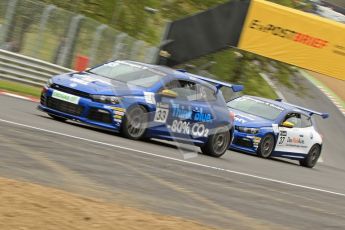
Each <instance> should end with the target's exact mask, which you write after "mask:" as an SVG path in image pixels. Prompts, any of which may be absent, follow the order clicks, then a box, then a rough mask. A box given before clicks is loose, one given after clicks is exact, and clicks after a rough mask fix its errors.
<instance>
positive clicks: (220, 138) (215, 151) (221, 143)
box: [200, 128, 230, 157]
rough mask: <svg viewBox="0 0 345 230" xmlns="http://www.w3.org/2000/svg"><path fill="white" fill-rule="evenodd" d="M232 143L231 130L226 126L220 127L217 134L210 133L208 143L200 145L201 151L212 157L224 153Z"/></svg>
mask: <svg viewBox="0 0 345 230" xmlns="http://www.w3.org/2000/svg"><path fill="white" fill-rule="evenodd" d="M229 145H230V132H229V130H227V129H225V128H218V129H217V130H216V132H215V134H213V135H210V136H209V138H208V140H207V143H206V144H205V145H204V146H202V147H200V149H201V152H202V153H203V154H205V155H209V156H212V157H221V156H223V155H224V153H225V152H226V150H227V149H228V147H229Z"/></svg>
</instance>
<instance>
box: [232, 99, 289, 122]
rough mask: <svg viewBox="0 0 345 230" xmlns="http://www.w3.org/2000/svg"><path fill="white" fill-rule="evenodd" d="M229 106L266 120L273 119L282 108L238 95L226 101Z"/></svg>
mask: <svg viewBox="0 0 345 230" xmlns="http://www.w3.org/2000/svg"><path fill="white" fill-rule="evenodd" d="M227 106H228V107H229V108H233V109H236V110H239V111H242V112H245V113H249V114H251V115H255V116H259V117H262V118H265V119H268V120H275V119H276V118H277V117H278V116H279V114H280V113H281V112H282V111H283V110H284V109H283V108H282V107H279V106H277V105H274V104H272V103H269V102H266V101H261V100H257V99H254V98H250V97H239V98H236V99H234V100H232V101H229V102H228V103H227Z"/></svg>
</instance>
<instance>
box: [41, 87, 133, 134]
mask: <svg viewBox="0 0 345 230" xmlns="http://www.w3.org/2000/svg"><path fill="white" fill-rule="evenodd" d="M52 93H53V89H50V88H48V89H45V91H44V92H42V95H41V101H40V104H39V105H38V109H39V110H41V111H44V112H46V113H49V114H53V115H56V116H59V117H62V118H66V119H71V120H76V121H80V122H83V123H86V124H88V125H92V126H97V127H100V128H104V129H108V130H111V131H115V132H118V131H119V130H120V128H121V124H122V120H123V117H124V115H125V111H126V110H125V108H123V107H121V106H118V105H105V104H102V103H98V102H94V101H92V100H91V99H89V98H84V97H80V99H79V101H78V103H77V104H73V103H70V102H66V101H62V100H59V99H56V98H53V97H52Z"/></svg>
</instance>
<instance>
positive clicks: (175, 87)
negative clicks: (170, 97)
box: [164, 80, 197, 101]
mask: <svg viewBox="0 0 345 230" xmlns="http://www.w3.org/2000/svg"><path fill="white" fill-rule="evenodd" d="M164 89H169V90H172V91H174V92H176V93H177V95H178V96H177V98H180V99H184V100H189V101H194V100H196V99H197V87H196V84H195V83H194V82H191V81H185V80H173V81H171V82H168V83H167V84H165V86H164Z"/></svg>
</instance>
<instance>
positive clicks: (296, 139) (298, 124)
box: [275, 112, 313, 153]
mask: <svg viewBox="0 0 345 230" xmlns="http://www.w3.org/2000/svg"><path fill="white" fill-rule="evenodd" d="M303 116H304V117H303ZM307 120H308V119H307V117H306V116H305V115H302V114H300V113H295V112H294V113H289V114H287V116H286V117H285V118H284V119H283V121H282V122H281V124H280V125H279V127H278V129H279V134H278V139H277V143H276V148H275V151H279V152H291V153H307V152H308V151H309V149H310V145H311V139H312V138H313V137H312V126H311V123H310V125H308V124H307V123H306V121H307ZM284 121H288V122H290V123H292V124H294V126H293V127H292V128H287V127H283V126H282V123H283V122H284Z"/></svg>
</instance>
